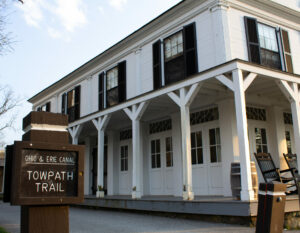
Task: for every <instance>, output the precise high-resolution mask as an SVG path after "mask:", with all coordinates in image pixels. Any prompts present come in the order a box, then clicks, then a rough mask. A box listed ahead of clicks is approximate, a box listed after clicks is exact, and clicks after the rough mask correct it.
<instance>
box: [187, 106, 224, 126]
mask: <svg viewBox="0 0 300 233" xmlns="http://www.w3.org/2000/svg"><path fill="white" fill-rule="evenodd" d="M216 120H219V111H218V108H210V109H205V110H202V111H199V112H194V113H191V114H190V122H191V125H196V124H200V123H204V122H209V121H216Z"/></svg>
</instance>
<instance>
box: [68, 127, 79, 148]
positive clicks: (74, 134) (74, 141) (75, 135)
mask: <svg viewBox="0 0 300 233" xmlns="http://www.w3.org/2000/svg"><path fill="white" fill-rule="evenodd" d="M81 130H82V125H76V126H74V127H70V128H68V131H69V133H70V135H71V137H72V144H74V145H77V144H78V137H79V135H80V132H81Z"/></svg>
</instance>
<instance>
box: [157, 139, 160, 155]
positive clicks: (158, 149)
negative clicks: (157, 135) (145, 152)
mask: <svg viewBox="0 0 300 233" xmlns="http://www.w3.org/2000/svg"><path fill="white" fill-rule="evenodd" d="M156 153H160V140H156Z"/></svg>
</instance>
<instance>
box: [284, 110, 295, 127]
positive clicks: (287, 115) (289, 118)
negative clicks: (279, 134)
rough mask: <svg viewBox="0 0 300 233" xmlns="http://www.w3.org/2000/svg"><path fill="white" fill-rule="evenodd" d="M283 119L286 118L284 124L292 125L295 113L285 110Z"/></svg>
mask: <svg viewBox="0 0 300 233" xmlns="http://www.w3.org/2000/svg"><path fill="white" fill-rule="evenodd" d="M283 120H284V124H286V125H292V124H293V115H292V114H291V113H288V112H284V113H283Z"/></svg>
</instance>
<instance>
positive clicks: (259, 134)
mask: <svg viewBox="0 0 300 233" xmlns="http://www.w3.org/2000/svg"><path fill="white" fill-rule="evenodd" d="M254 130H255V142H256V152H257V153H260V152H263V153H268V143H267V133H266V129H264V128H255V129H254Z"/></svg>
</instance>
